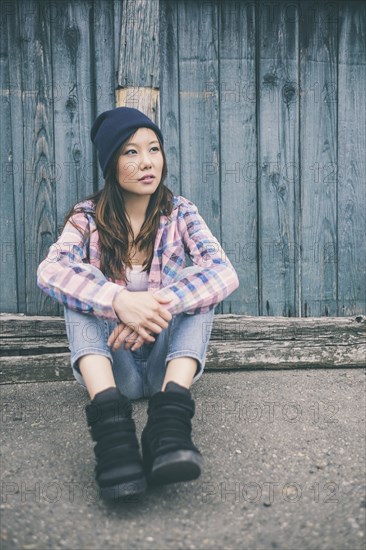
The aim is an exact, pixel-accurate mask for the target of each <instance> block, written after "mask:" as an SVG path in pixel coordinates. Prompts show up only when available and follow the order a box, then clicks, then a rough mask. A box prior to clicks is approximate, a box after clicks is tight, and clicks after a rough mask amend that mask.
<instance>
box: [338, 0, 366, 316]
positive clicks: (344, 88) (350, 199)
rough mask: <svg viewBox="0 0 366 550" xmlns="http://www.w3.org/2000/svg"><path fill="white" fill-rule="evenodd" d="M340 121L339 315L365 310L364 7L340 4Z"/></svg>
mask: <svg viewBox="0 0 366 550" xmlns="http://www.w3.org/2000/svg"><path fill="white" fill-rule="evenodd" d="M339 22H340V27H339V29H340V36H339V79H338V81H339V95H338V104H339V121H338V166H339V178H338V179H339V184H338V239H339V242H338V269H339V274H338V285H339V286H338V297H339V312H338V314H339V315H347V316H348V315H354V314H357V313H365V312H366V288H365V283H366V277H365V274H366V249H365V212H366V187H365V182H366V162H365V151H366V92H365V90H366V5H365V3H364V2H343V3H342V4H341V5H340V14H339Z"/></svg>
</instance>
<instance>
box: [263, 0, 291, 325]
mask: <svg viewBox="0 0 366 550" xmlns="http://www.w3.org/2000/svg"><path fill="white" fill-rule="evenodd" d="M256 7H257V16H258V17H259V21H258V26H257V30H256V32H257V34H258V48H259V50H258V52H257V55H258V59H259V61H258V62H259V75H258V78H259V81H258V91H257V96H258V100H257V101H258V104H257V109H258V113H257V116H258V119H259V124H258V147H259V149H258V168H259V179H258V210H259V293H260V304H259V314H260V315H270V316H272V315H283V316H289V317H290V316H296V315H299V307H298V254H297V243H298V231H297V212H296V209H297V207H298V187H299V178H298V171H297V169H296V168H297V166H298V162H299V159H298V145H299V143H298V130H299V115H298V90H297V81H298V69H299V67H298V21H299V18H298V15H296V12H297V6H296V4H292V7H293V9H292V10H290V11H291V16H289V15H288V13H289V11H288V5H287V4H286V3H284V2H276V3H275V4H272V3H267V2H261V3H259V4H258V5H257V6H256Z"/></svg>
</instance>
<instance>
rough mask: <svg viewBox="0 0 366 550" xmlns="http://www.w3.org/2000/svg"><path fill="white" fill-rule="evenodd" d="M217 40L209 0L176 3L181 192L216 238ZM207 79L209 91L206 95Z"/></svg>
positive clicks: (218, 221)
mask: <svg viewBox="0 0 366 550" xmlns="http://www.w3.org/2000/svg"><path fill="white" fill-rule="evenodd" d="M218 37H219V34H218V6H217V5H216V3H215V2H211V3H203V4H201V3H199V2H196V3H195V2H191V1H182V2H179V4H178V45H179V47H178V63H179V132H180V164H181V169H180V177H181V193H182V195H184V196H186V197H187V198H189V199H190V200H192V201H193V202H194V203H195V204H197V205H199V206H200V213H201V215H202V217H203V218H204V220H205V222H206V223H207V225H208V226H209V227H210V229H211V231H212V233H213V235H214V236H215V237H216V238H217V239H218V240H221V215H220V203H221V196H220V173H219V170H218V169H216V170H211V169H210V167H211V166H216V167H218V166H219V162H220V159H219V154H220V130H219V94H218V80H219V76H218V69H219V60H218ZM210 81H212V83H213V84H212V90H211V92H210V94H207V92H206V89H207V83H208V82H210ZM162 101H164V99H163V100H162ZM213 246H214V245H213ZM221 309H222V304H220V305H218V306H217V309H216V312H217V313H222V311H221Z"/></svg>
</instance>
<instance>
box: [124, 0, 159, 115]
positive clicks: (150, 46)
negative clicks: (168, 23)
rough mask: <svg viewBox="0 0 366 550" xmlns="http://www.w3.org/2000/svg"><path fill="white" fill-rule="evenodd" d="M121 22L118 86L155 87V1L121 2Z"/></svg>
mask: <svg viewBox="0 0 366 550" xmlns="http://www.w3.org/2000/svg"><path fill="white" fill-rule="evenodd" d="M121 23H122V25H121V39H120V55H119V66H118V85H119V86H121V87H123V88H126V87H135V86H144V87H147V88H159V81H160V76H159V0H149V1H148V2H147V1H146V0H125V1H124V2H123V3H122V20H121ZM131 106H132V105H131Z"/></svg>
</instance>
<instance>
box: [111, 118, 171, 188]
mask: <svg viewBox="0 0 366 550" xmlns="http://www.w3.org/2000/svg"><path fill="white" fill-rule="evenodd" d="M163 165H164V159H163V154H162V152H161V147H160V143H159V141H158V138H157V136H156V134H155V132H154V131H153V130H151V129H150V128H139V129H138V130H137V131H136V133H135V134H134V135H133V136H131V137H130V138H129V139H128V141H127V143H126V144H125V145H124V147H123V149H122V151H121V154H120V156H119V157H118V162H117V168H116V179H117V182H118V184H119V186H120V187H121V188H122V189H123V190H124V191H126V192H128V193H134V194H136V195H152V194H153V193H154V191H155V190H156V189H157V187H158V185H159V183H160V181H161V176H162V172H163ZM147 176H151V177H149V178H148V177H147Z"/></svg>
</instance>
